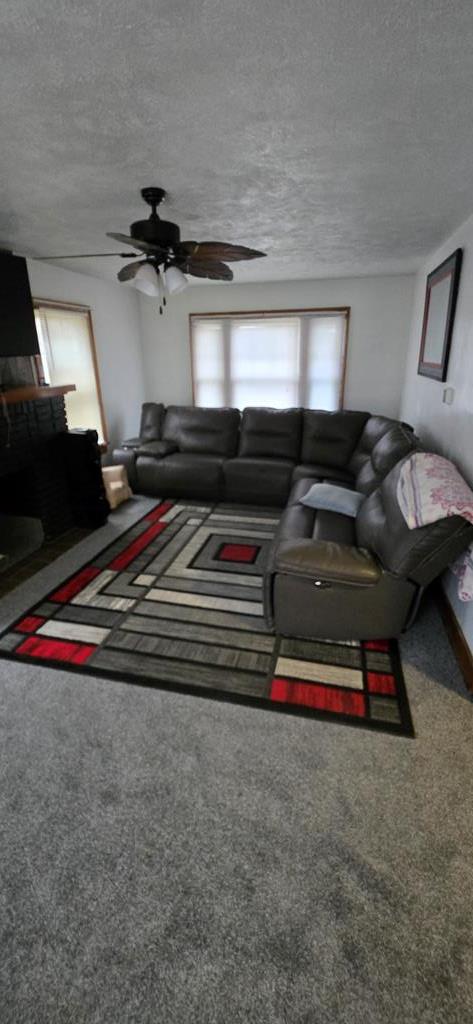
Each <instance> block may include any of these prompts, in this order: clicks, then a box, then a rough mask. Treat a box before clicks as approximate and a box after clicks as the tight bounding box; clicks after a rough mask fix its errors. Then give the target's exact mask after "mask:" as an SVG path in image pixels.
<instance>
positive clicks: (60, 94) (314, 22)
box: [0, 0, 473, 281]
mask: <svg viewBox="0 0 473 1024" xmlns="http://www.w3.org/2000/svg"><path fill="white" fill-rule="evenodd" d="M472 53H473V6H472V3H471V0H452V2H447V0H398V2H396V0H343V2H342V0H244V2H241V0H172V2H171V0H126V2H123V0H100V2H99V3H97V0H40V2H38V0H3V3H2V42H1V49H0V58H1V72H0V74H1V80H0V86H1V88H0V123H1V125H2V128H1V131H2V143H1V150H0V152H1V155H0V166H1V181H2V197H1V204H0V242H1V243H2V244H4V245H8V246H10V247H13V248H14V250H15V251H16V252H20V253H24V254H35V255H41V254H46V253H50V254H51V253H54V252H56V253H57V252H59V253H62V252H65V253H68V252H71V253H72V252H81V251H82V252H89V251H90V252H100V251H107V250H108V249H109V248H111V249H113V248H114V243H111V246H110V242H109V241H107V240H106V238H105V232H106V231H110V230H115V231H124V230H127V228H128V225H129V224H130V222H131V221H132V220H135V219H138V218H140V217H141V216H142V215H143V214H144V215H145V216H146V208H145V207H144V206H142V204H141V200H140V198H139V195H138V190H139V187H140V186H141V185H149V184H157V185H162V186H163V187H165V188H166V189H167V190H168V191H169V202H168V203H167V205H166V206H165V207H163V208H162V213H163V216H164V217H168V218H170V219H172V220H176V221H177V222H178V223H179V224H180V225H181V228H182V236H183V237H184V238H186V237H187V238H197V239H199V238H200V239H205V238H210V239H220V240H224V241H231V242H236V243H243V244H247V245H251V246H256V247H257V248H261V249H263V250H265V251H266V252H268V254H269V256H268V258H267V259H266V260H261V261H255V262H254V263H248V264H246V265H245V264H242V265H240V266H239V267H237V268H236V273H235V276H236V278H237V279H238V280H247V281H252V280H271V279H283V278H298V277H312V276H320V275H328V274H347V273H371V272H383V271H385V272H387V271H392V270H393V271H395V270H409V269H412V268H413V267H414V266H415V265H416V263H417V262H418V261H419V260H420V258H421V257H422V256H423V255H424V254H425V253H426V252H427V251H429V250H430V249H431V248H432V247H433V246H435V245H436V244H438V243H439V242H440V241H441V240H442V239H443V238H444V237H445V236H446V235H447V234H448V233H449V231H450V230H452V229H453V228H455V227H456V226H457V225H458V224H459V223H460V222H461V221H462V220H463V219H464V218H465V217H467V216H468V215H469V214H470V213H471V212H472V209H473V131H472V112H473V103H472V97H473V90H472V84H473V83H472ZM65 265H68V266H70V267H72V268H74V269H80V270H83V271H84V270H85V271H88V272H92V273H96V272H98V273H101V274H105V275H110V274H112V273H113V272H114V271H115V270H116V269H117V267H116V266H114V265H115V260H103V261H96V262H94V261H92V262H90V263H87V264H86V263H85V261H80V262H77V263H75V264H73V263H68V264H65ZM120 265H121V263H120V262H118V266H120Z"/></svg>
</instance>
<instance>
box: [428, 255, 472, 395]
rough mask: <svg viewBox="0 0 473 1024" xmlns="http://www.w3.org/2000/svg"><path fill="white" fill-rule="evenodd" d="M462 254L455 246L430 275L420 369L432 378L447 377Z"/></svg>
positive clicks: (442, 378) (442, 379) (443, 379)
mask: <svg viewBox="0 0 473 1024" xmlns="http://www.w3.org/2000/svg"><path fill="white" fill-rule="evenodd" d="M462 258H463V250H462V249H456V250H455V252H452V255H451V256H448V258H447V259H446V260H444V261H443V263H440V264H439V266H438V267H436V268H435V270H432V271H431V273H430V274H429V275H428V276H427V284H426V289H425V302H424V318H423V321H422V335H421V342H420V352H419V364H418V367H417V373H418V374H420V375H421V376H422V377H431V378H432V380H440V381H445V380H446V379H447V370H448V359H449V355H450V346H451V342H452V331H453V323H454V319H455V309H456V304H457V295H458V286H459V284H460V272H461V265H462Z"/></svg>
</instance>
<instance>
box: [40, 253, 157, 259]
mask: <svg viewBox="0 0 473 1024" xmlns="http://www.w3.org/2000/svg"><path fill="white" fill-rule="evenodd" d="M137 255H138V253H133V252H73V253H70V252H69V253H67V255H66V254H63V255H62V256H30V257H28V258H29V259H32V260H90V259H94V260H95V259H98V258H99V257H100V258H102V256H121V257H122V258H124V259H126V260H129V259H130V257H132V256H137Z"/></svg>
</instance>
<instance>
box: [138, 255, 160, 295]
mask: <svg viewBox="0 0 473 1024" xmlns="http://www.w3.org/2000/svg"><path fill="white" fill-rule="evenodd" d="M133 284H134V286H135V288H137V289H138V291H139V292H143V294H144V295H151V297H152V298H153V299H155V298H157V297H158V296H159V277H158V275H157V273H156V271H155V269H154V267H152V266H151V264H150V263H145V264H144V266H142V267H140V269H139V271H138V273H137V274H136V275H135V278H134V281H133Z"/></svg>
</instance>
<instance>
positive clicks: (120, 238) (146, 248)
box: [107, 231, 165, 256]
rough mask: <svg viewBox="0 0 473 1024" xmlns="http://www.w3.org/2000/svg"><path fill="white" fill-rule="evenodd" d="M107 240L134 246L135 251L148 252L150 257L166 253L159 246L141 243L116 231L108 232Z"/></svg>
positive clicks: (137, 239)
mask: <svg viewBox="0 0 473 1024" xmlns="http://www.w3.org/2000/svg"><path fill="white" fill-rule="evenodd" d="M107 238H114V239H115V241H116V242H124V243H125V245H132V246H133V248H134V249H139V250H140V252H148V253H149V254H150V256H156V254H157V253H162V252H164V251H165V250H163V249H160V248H159V246H158V245H151V244H150V243H149V242H141V241H140V239H139V238H132V237H131V235H120V234H117V233H116V232H115V231H107ZM130 255H131V253H130Z"/></svg>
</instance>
